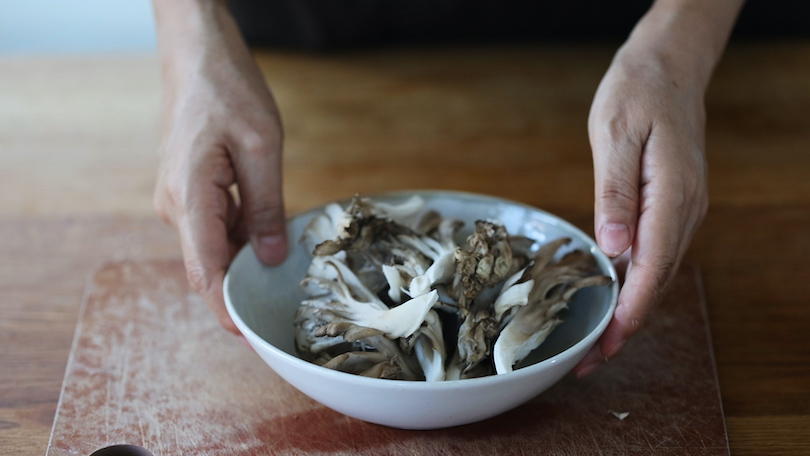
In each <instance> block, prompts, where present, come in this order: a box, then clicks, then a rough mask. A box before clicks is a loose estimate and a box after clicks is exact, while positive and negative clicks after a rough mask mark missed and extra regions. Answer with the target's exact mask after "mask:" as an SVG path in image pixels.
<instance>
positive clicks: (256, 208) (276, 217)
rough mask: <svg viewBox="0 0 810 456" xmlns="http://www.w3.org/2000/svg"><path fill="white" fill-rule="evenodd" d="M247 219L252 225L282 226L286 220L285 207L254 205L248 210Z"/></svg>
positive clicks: (269, 204) (279, 205) (267, 204)
mask: <svg viewBox="0 0 810 456" xmlns="http://www.w3.org/2000/svg"><path fill="white" fill-rule="evenodd" d="M245 217H246V218H247V219H248V221H249V222H250V224H252V225H256V224H261V225H270V224H277V223H278V224H280V223H281V222H282V221H283V220H284V207H283V206H282V205H281V204H273V203H270V202H268V203H265V204H254V205H252V206H251V207H250V208H248V209H247V211H246V213H245Z"/></svg>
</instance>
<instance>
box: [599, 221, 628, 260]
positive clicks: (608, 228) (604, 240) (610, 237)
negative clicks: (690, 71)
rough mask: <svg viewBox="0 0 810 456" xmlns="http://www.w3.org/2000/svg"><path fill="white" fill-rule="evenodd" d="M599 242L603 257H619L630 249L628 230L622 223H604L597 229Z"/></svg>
mask: <svg viewBox="0 0 810 456" xmlns="http://www.w3.org/2000/svg"><path fill="white" fill-rule="evenodd" d="M599 241H600V242H599V244H600V247H601V248H602V251H603V252H605V255H608V256H612V257H613V256H617V255H620V254H621V253H622V252H624V251H625V250H627V248H628V247H630V228H628V227H627V225H625V224H622V223H606V224H604V225H602V228H600V229H599Z"/></svg>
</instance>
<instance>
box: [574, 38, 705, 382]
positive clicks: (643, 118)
mask: <svg viewBox="0 0 810 456" xmlns="http://www.w3.org/2000/svg"><path fill="white" fill-rule="evenodd" d="M704 90H705V86H704V84H703V83H702V82H699V81H698V80H696V79H695V78H693V77H691V76H690V75H688V74H684V73H683V72H682V71H681V70H680V69H678V68H677V67H673V62H672V60H671V59H670V58H669V56H668V55H666V54H660V53H656V52H652V51H650V50H649V49H648V48H646V47H644V46H637V45H636V44H635V43H632V42H631V43H628V45H626V46H625V47H623V48H622V49H621V50H620V51H619V53H618V54H617V55H616V57H615V59H614V61H613V63H612V64H611V66H610V69H609V70H608V71H607V73H606V75H605V77H604V78H603V79H602V82H601V84H600V85H599V88H598V90H597V92H596V95H595V97H594V101H593V105H592V107H591V113H590V116H589V119H588V131H589V136H590V141H591V148H592V152H593V161H594V176H595V196H596V204H595V220H594V224H595V233H596V239H597V243H598V244H599V247H600V249H601V250H602V251H603V252H604V253H606V254H607V255H608V256H610V257H618V256H619V255H622V253H624V255H622V256H623V257H624V258H623V259H624V260H625V261H627V263H626V266H627V269H626V275H625V280H624V284H623V285H622V287H621V291H620V293H619V301H618V305H617V307H616V312H615V314H614V316H613V319H612V320H611V322H610V324H609V325H608V327H607V329H606V330H605V332H604V334H603V335H602V337H601V338H600V339H599V342H598V343H597V344H596V345H595V346H594V347H593V348H592V349H591V351H590V352H589V353H588V354H587V355H586V356H585V358H583V360H582V361H580V363H579V364H578V365H577V366H576V367H575V368H574V372H575V374H576V375H577V376H579V377H582V376H585V375H588V374H589V373H590V372H592V371H593V370H594V369H596V368H597V367H598V366H599V364H600V363H601V362H603V361H604V360H606V359H609V358H612V357H613V356H615V355H616V354H617V353H618V352H619V351H620V350H621V349H622V347H623V346H624V344H625V342H626V341H627V340H628V339H629V338H630V337H632V336H633V335H634V334H635V333H636V332H637V331H638V329H639V328H640V326H641V324H642V323H643V322H644V319H645V318H646V316H647V315H648V313H649V312H650V309H651V308H652V307H653V306H654V305H655V304H656V303H657V302H658V301H660V299H661V297H662V296H663V294H664V292H665V291H666V289H667V285H668V283H669V282H670V280H671V278H672V276H673V275H674V273H675V271H677V268H678V265H679V264H680V262H681V259H682V258H683V256H684V253H685V252H686V250H687V248H688V247H689V243H690V241H691V239H692V236H693V235H694V233H695V231H696V230H697V228H698V226H699V225H700V223H701V221H702V220H703V217H704V215H705V213H706V209H707V207H708V194H707V186H706V179H707V165H706V158H705V154H704V147H705V146H704V128H705V113H704V104H703V94H704V93H703V92H704Z"/></svg>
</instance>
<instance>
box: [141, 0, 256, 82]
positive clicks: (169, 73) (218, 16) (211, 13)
mask: <svg viewBox="0 0 810 456" xmlns="http://www.w3.org/2000/svg"><path fill="white" fill-rule="evenodd" d="M153 5H154V11H155V24H156V30H157V41H158V50H159V55H160V63H161V68H162V73H163V80H164V84H167V83H168V84H177V83H179V82H180V81H184V80H186V79H187V77H188V76H189V75H193V74H194V73H195V72H197V71H199V69H200V68H202V67H203V66H204V65H205V61H206V60H208V59H209V56H210V54H212V53H217V50H225V49H226V48H228V47H229V44H228V42H232V41H234V38H236V40H238V41H239V40H241V36H240V35H239V30H238V28H237V26H236V24H235V23H234V21H233V18H232V17H231V16H230V11H229V10H228V7H227V2H226V1H225V0H153Z"/></svg>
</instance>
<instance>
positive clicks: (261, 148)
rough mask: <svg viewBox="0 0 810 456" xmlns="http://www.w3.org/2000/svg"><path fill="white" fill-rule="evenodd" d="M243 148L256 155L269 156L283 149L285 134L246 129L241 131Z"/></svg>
mask: <svg viewBox="0 0 810 456" xmlns="http://www.w3.org/2000/svg"><path fill="white" fill-rule="evenodd" d="M239 141H240V142H241V149H242V150H243V151H244V152H245V153H246V154H248V155H251V156H254V157H268V156H271V155H273V154H274V153H276V152H277V151H279V150H281V145H282V143H283V135H282V134H281V133H271V132H269V131H261V130H259V129H246V130H245V131H243V132H241V133H240V139H239Z"/></svg>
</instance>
